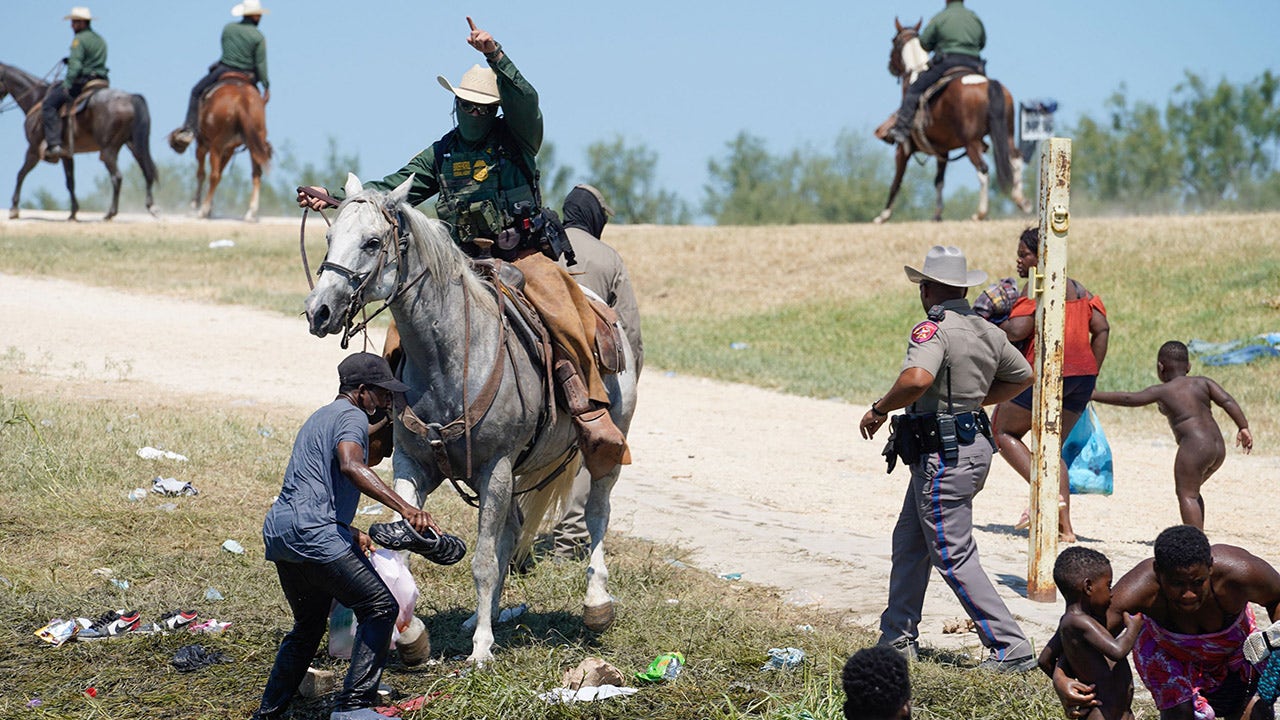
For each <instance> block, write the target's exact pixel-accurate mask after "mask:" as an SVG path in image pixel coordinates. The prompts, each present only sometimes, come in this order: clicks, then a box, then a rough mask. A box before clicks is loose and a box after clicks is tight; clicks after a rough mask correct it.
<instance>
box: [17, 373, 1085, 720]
mask: <svg viewBox="0 0 1280 720" xmlns="http://www.w3.org/2000/svg"><path fill="white" fill-rule="evenodd" d="M301 420H302V418H300V417H294V416H290V415H283V414H272V413H269V412H268V413H263V412H261V411H256V412H255V411H251V410H249V409H245V408H233V409H227V408H223V407H210V406H203V405H192V404H183V405H181V406H170V405H165V404H163V403H159V402H141V401H130V402H123V401H111V400H84V399H78V398H77V397H76V396H75V391H74V388H71V389H68V391H67V392H66V394H64V395H60V396H51V395H50V394H49V393H48V392H47V391H42V393H41V394H40V395H35V394H34V393H21V392H19V393H14V392H13V391H11V390H10V391H7V392H5V393H3V394H0V446H2V447H3V448H4V452H3V453H0V542H3V543H4V544H5V547H7V548H8V549H9V551H8V552H6V553H4V554H3V555H2V556H0V577H3V578H4V579H3V580H2V581H0V613H3V614H4V616H5V617H6V618H7V619H8V621H7V622H6V623H5V624H4V626H3V627H0V674H3V677H5V678H6V680H5V690H4V692H3V693H0V717H32V718H108V717H109V718H117V719H121V720H127V719H132V718H153V717H182V718H243V717H247V716H248V715H249V714H250V713H251V712H252V711H253V710H254V709H255V707H256V705H257V701H258V698H259V694H260V693H261V690H262V687H263V685H264V684H265V682H266V675H267V672H268V670H269V669H270V666H271V663H272V661H273V660H274V656H275V651H276V648H277V646H278V643H279V641H280V639H281V637H283V635H284V633H285V632H287V630H288V628H289V625H290V622H291V618H290V614H289V610H288V606H287V604H286V603H285V601H284V598H283V597H282V595H281V592H280V588H279V584H278V581H277V579H276V577H275V573H274V570H273V568H272V566H271V564H270V563H268V562H266V561H265V560H263V559H262V555H261V549H260V548H261V544H260V542H261V541H260V539H259V537H260V530H261V522H262V517H263V515H264V514H265V512H266V509H267V506H268V504H269V503H270V502H271V500H272V498H273V497H274V496H275V494H276V492H277V491H278V489H279V484H280V475H281V473H282V471H283V468H284V465H285V463H286V462H287V459H288V454H289V450H290V445H291V438H292V435H293V432H294V431H295V430H296V428H297V426H298V425H299V423H300V422H301ZM265 427H270V428H271V429H272V432H270V433H264V432H262V429H263V428H265ZM143 445H151V446H155V447H161V448H166V449H170V450H174V451H176V452H180V453H182V454H184V455H187V456H188V457H189V458H190V461H189V462H187V463H175V462H172V461H147V460H142V459H141V458H139V457H138V456H137V454H136V450H137V448H139V447H141V446H143ZM156 475H165V476H175V477H178V478H179V479H181V480H184V481H189V482H191V483H192V484H193V485H194V486H195V487H197V488H198V489H199V490H200V494H199V495H198V496H196V497H182V498H161V497H159V496H156V495H150V494H149V495H148V496H147V498H146V499H144V500H143V501H141V502H129V501H128V500H127V498H126V495H127V493H128V492H129V490H130V489H132V488H134V487H149V486H150V481H151V479H152V478H153V477H155V476H156ZM167 502H171V503H173V504H174V505H175V506H176V507H175V508H174V509H172V510H171V511H166V510H165V509H164V508H162V507H161V506H162V505H163V504H165V503H167ZM428 509H430V510H431V512H432V513H433V514H434V515H435V516H436V517H437V518H438V519H439V521H440V523H441V524H442V525H444V526H445V527H447V528H449V529H450V530H453V531H456V532H459V533H460V534H461V535H462V536H463V537H464V538H465V539H466V540H467V541H468V543H469V544H470V545H471V546H473V547H474V541H475V537H474V536H475V531H474V526H475V514H474V513H475V511H474V510H472V509H471V508H469V507H467V506H466V505H464V504H463V503H462V502H461V501H460V500H459V499H458V498H457V497H456V496H454V495H453V494H451V493H449V492H447V491H441V492H439V493H437V494H436V495H433V496H432V497H431V498H430V499H429V500H428ZM386 517H388V516H387V515H383V516H382V518H383V519H385V518H386ZM377 519H378V517H377V516H373V518H372V519H370V518H369V517H365V516H359V517H358V520H357V522H358V524H365V523H368V522H373V521H376V520H377ZM226 539H234V540H237V541H238V542H240V543H241V544H242V545H244V546H245V547H246V548H247V550H248V551H247V553H246V554H244V555H232V554H230V553H227V552H225V551H223V550H221V549H220V546H221V544H222V542H223V541H224V540H226ZM608 548H609V553H610V571H611V588H610V589H611V591H612V592H613V594H614V595H615V596H616V597H617V599H618V620H617V622H616V623H615V625H614V626H613V627H612V628H611V629H609V630H608V631H607V632H605V633H603V634H600V635H597V634H594V633H591V632H589V631H587V630H586V629H585V628H583V626H582V624H581V595H582V592H583V590H584V582H585V581H584V578H583V568H582V566H580V565H578V564H575V563H566V564H556V563H550V562H543V563H540V564H538V565H537V566H536V567H535V568H534V569H533V571H532V572H530V573H529V574H526V575H515V576H512V577H511V578H510V579H509V581H508V583H507V589H506V593H505V596H504V599H503V604H504V606H507V605H513V604H516V603H521V602H524V603H528V604H529V607H530V610H529V612H528V613H526V614H525V615H524V616H522V617H521V618H520V619H519V620H518V621H517V622H515V623H511V624H507V625H501V626H498V627H497V629H496V634H497V641H498V646H497V656H496V658H495V660H494V661H493V662H492V663H491V664H490V665H489V666H488V667H486V668H485V669H483V670H471V669H469V668H467V667H466V666H465V665H464V664H463V663H462V662H461V661H460V660H459V659H458V657H459V656H465V655H466V654H467V653H469V652H470V636H469V634H468V633H465V632H463V631H461V630H460V629H459V624H460V623H461V621H462V620H464V619H465V618H466V617H467V616H468V615H470V613H471V611H472V609H473V607H474V604H475V594H474V593H475V591H474V586H473V583H472V579H471V575H470V572H469V571H468V567H467V564H466V563H461V564H459V565H455V566H452V567H449V568H441V567H439V566H435V565H431V564H429V563H427V562H425V561H423V560H421V559H420V558H417V557H413V558H412V559H411V568H412V569H413V572H414V575H415V578H416V579H417V581H418V584H419V587H420V589H421V597H420V599H419V602H418V607H417V612H418V614H419V615H420V616H422V617H423V618H424V620H425V621H426V623H427V627H428V629H429V631H430V632H431V637H432V648H433V649H432V653H433V656H434V658H435V659H437V660H438V661H439V662H437V663H435V664H430V665H424V666H419V667H415V668H407V667H404V666H402V665H400V664H399V663H398V662H394V661H393V662H392V664H391V665H390V666H389V668H388V670H387V672H386V674H385V675H384V681H385V682H387V683H389V684H390V685H392V686H393V687H396V688H398V689H400V690H402V691H405V692H409V693H414V694H419V693H432V692H439V693H442V695H441V696H440V697H438V698H437V699H435V700H434V701H433V702H432V703H430V704H429V705H428V706H427V708H426V709H424V710H423V711H421V712H417V713H411V714H408V715H406V717H407V718H409V720H413V719H414V718H434V717H448V718H535V719H537V718H548V719H557V720H558V719H562V718H619V719H621V718H637V717H643V718H657V719H659V720H662V719H671V720H675V719H676V718H681V719H683V718H694V717H696V718H721V719H725V720H730V719H740V718H742V719H745V718H760V719H762V720H783V719H793V718H803V717H811V718H814V719H815V720H836V719H837V718H839V717H841V715H840V705H841V703H842V701H843V695H842V691H841V689H840V670H841V667H842V666H843V663H844V659H845V658H846V657H847V656H848V655H849V654H850V653H851V652H853V651H854V650H856V649H858V648H859V647H864V646H866V645H868V644H869V643H870V642H872V641H873V640H874V637H873V636H872V635H871V634H869V633H868V632H867V631H866V630H862V629H858V628H855V627H850V626H846V625H844V624H843V623H842V621H841V618H840V617H839V616H837V615H834V614H829V613H822V612H817V611H814V610H813V609H811V608H804V607H797V606H795V605H790V604H786V603H784V602H782V601H781V600H780V598H779V596H778V594H777V592H776V591H773V590H770V589H767V588H762V587H757V586H753V585H749V584H745V583H729V582H726V581H723V580H719V579H717V578H715V577H713V576H712V575H710V574H708V573H705V572H701V571H698V570H695V569H693V568H690V567H687V566H683V565H682V564H679V563H674V562H673V560H677V559H679V558H681V557H683V555H682V552H683V551H681V550H680V549H678V548H672V547H664V546H658V545H654V544H651V543H647V542H643V541H639V540H634V539H630V538H625V537H619V536H616V535H611V536H610V540H609V544H608ZM103 567H107V568H110V569H111V570H112V572H113V574H114V577H116V578H119V579H124V580H128V581H129V583H130V585H129V588H128V589H127V590H122V589H120V588H118V587H116V586H115V585H113V584H111V583H110V582H109V580H108V579H107V578H105V577H102V576H100V575H95V574H93V573H92V571H93V570H94V569H96V568H103ZM209 587H213V588H217V589H218V590H219V591H220V592H221V593H222V594H223V595H224V596H225V600H223V601H220V602H209V601H206V600H205V599H204V592H205V589H206V588H209ZM673 601H674V602H673ZM119 607H127V608H130V609H136V610H139V611H140V612H141V613H142V614H143V619H144V621H149V620H152V619H155V618H157V617H158V616H159V615H160V614H161V613H163V612H165V611H167V610H170V609H173V608H176V607H181V608H187V609H192V608H193V609H196V610H198V611H199V613H200V615H201V617H202V618H209V617H218V618H220V619H222V620H230V621H232V622H233V623H234V624H233V625H232V626H231V628H230V630H228V632H226V633H224V634H221V635H203V636H192V635H187V634H183V633H175V634H170V635H146V636H132V637H131V636H125V637H121V638H116V639H112V640H103V641H98V642H72V643H68V644H66V645H64V646H62V647H59V648H53V647H49V646H47V645H45V644H44V643H42V642H41V641H40V640H38V639H37V638H36V637H35V636H34V634H33V633H34V631H35V630H36V629H38V628H39V627H41V626H42V625H44V624H45V623H46V622H48V621H49V620H50V619H51V618H54V617H63V618H65V617H70V616H75V615H86V616H91V615H96V614H99V613H101V612H105V611H106V610H109V609H112V608H119ZM802 625H808V626H811V627H812V629H804V628H801V627H800V626H802ZM194 642H199V643H201V644H204V645H205V646H206V647H208V648H210V649H212V650H216V651H219V652H222V653H224V654H226V655H228V656H229V657H230V658H231V659H232V660H233V662H232V663H231V664H226V665H216V666H212V667H208V668H205V669H203V670H200V671H198V672H195V673H192V674H190V675H180V674H178V673H177V672H176V671H175V670H174V669H173V667H172V666H171V665H170V664H169V660H170V658H171V657H172V656H173V654H174V653H175V652H176V651H177V650H178V649H179V648H180V647H182V646H183V645H186V644H190V643H194ZM787 646H792V647H798V648H801V649H803V650H804V651H805V653H806V654H807V658H806V661H805V663H804V665H803V666H802V667H801V668H800V669H798V670H795V671H788V672H762V671H761V670H760V666H761V665H762V664H763V663H764V661H765V660H766V659H767V658H766V653H767V650H768V649H769V648H771V647H787ZM668 651H680V652H682V653H684V655H685V657H686V659H687V660H688V665H687V668H686V669H685V670H684V672H683V673H682V674H681V675H680V676H679V678H678V679H676V680H675V681H674V682H669V683H664V684H659V685H645V686H643V687H642V688H641V690H640V692H639V693H637V694H636V695H634V696H632V697H630V698H626V699H615V700H610V701H606V702H603V703H599V704H582V705H573V706H552V705H547V704H545V703H543V702H542V701H540V700H538V699H536V697H535V696H536V694H537V693H540V692H544V691H546V690H548V689H550V688H552V687H556V686H558V685H559V683H560V678H561V675H562V673H563V671H564V670H565V669H567V668H569V667H572V666H575V665H577V664H578V662H580V661H581V660H582V659H584V658H585V657H587V656H597V657H601V658H604V659H605V660H607V661H608V662H610V663H612V664H613V665H615V666H616V667H618V668H619V669H620V670H622V671H623V672H624V673H625V674H626V675H628V676H630V675H631V674H632V673H634V672H637V671H639V670H642V669H644V668H645V667H646V666H647V665H648V663H649V661H650V660H652V659H653V657H655V656H656V655H658V654H660V653H663V652H668ZM317 664H318V665H320V666H322V667H329V668H332V669H334V670H335V671H337V672H338V674H339V675H340V676H341V674H342V673H344V672H345V669H346V665H345V663H344V662H342V661H336V660H329V659H319V660H317ZM913 680H914V682H915V683H916V686H917V691H916V697H917V701H916V703H917V709H916V714H917V716H919V717H926V718H928V717H946V718H954V717H973V718H996V717H1012V716H1017V717H1027V718H1054V717H1059V716H1060V712H1059V711H1058V710H1057V704H1056V702H1055V701H1054V700H1053V697H1052V692H1051V690H1050V689H1049V687H1048V683H1047V681H1046V680H1045V679H1044V678H1043V677H1040V676H1038V675H1028V676H1025V677H1020V678H1010V677H1003V676H995V675H985V674H984V675H978V674H975V673H974V672H971V671H967V670H964V669H961V668H957V667H952V666H949V665H946V664H940V663H936V662H921V663H917V664H915V665H914V666H913ZM90 686H93V687H96V688H97V691H98V696H97V698H96V699H91V698H89V697H87V696H86V695H85V694H84V692H83V691H84V689H85V688H86V687H90ZM37 698H38V699H39V700H40V701H41V705H40V706H39V707H38V708H34V709H28V708H27V703H28V702H29V701H31V700H32V699H37ZM329 700H331V698H326V699H321V700H315V701H303V700H300V701H298V702H297V703H296V705H295V707H294V710H293V713H292V717H294V718H298V719H305V720H311V719H313V718H314V719H323V718H326V717H327V716H328V710H329V706H328V705H327V704H326V703H327V701H329ZM806 713H807V715H806Z"/></svg>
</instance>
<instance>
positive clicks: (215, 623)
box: [190, 618, 231, 633]
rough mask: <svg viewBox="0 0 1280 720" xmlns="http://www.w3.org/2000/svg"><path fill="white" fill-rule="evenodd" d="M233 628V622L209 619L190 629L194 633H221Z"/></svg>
mask: <svg viewBox="0 0 1280 720" xmlns="http://www.w3.org/2000/svg"><path fill="white" fill-rule="evenodd" d="M229 627H231V621H229V620H227V621H223V620H219V619H218V618H209V619H208V620H205V621H204V622H199V623H196V624H195V625H191V626H190V629H191V632H193V633H220V632H223V631H225V630H226V629H227V628H229Z"/></svg>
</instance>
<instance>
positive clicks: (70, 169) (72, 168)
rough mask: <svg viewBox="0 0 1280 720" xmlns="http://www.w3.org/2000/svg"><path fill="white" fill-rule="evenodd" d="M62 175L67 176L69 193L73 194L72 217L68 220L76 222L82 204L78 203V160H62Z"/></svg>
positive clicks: (68, 158)
mask: <svg viewBox="0 0 1280 720" xmlns="http://www.w3.org/2000/svg"><path fill="white" fill-rule="evenodd" d="M62 173H63V174H64V175H66V176H67V192H69V193H71V216H70V217H68V218H67V220H75V219H76V213H78V212H80V203H79V202H76V159H75V157H74V156H71V157H65V158H63V159H62Z"/></svg>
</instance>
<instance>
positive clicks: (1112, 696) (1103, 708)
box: [1040, 547, 1142, 720]
mask: <svg viewBox="0 0 1280 720" xmlns="http://www.w3.org/2000/svg"><path fill="white" fill-rule="evenodd" d="M1053 582H1054V584H1056V585H1057V586H1058V590H1060V591H1061V592H1062V597H1063V598H1064V599H1065V600H1066V601H1067V611H1066V612H1064V613H1063V614H1062V619H1061V620H1059V621H1058V631H1057V633H1056V634H1055V635H1054V637H1053V640H1051V641H1050V642H1049V643H1048V644H1046V645H1045V648H1044V651H1043V652H1041V653H1040V669H1041V670H1044V671H1045V672H1046V673H1048V675H1049V677H1051V678H1052V677H1053V669H1054V666H1055V665H1056V664H1057V660H1058V658H1059V656H1061V658H1062V660H1063V662H1064V663H1065V664H1066V665H1069V666H1070V668H1071V672H1072V674H1073V676H1074V677H1075V678H1076V679H1078V680H1079V681H1080V682H1083V683H1086V684H1090V685H1093V694H1094V700H1095V702H1096V703H1097V705H1096V706H1094V707H1093V708H1091V709H1089V713H1088V715H1085V716H1082V717H1085V718H1087V720H1132V718H1133V712H1132V710H1131V707H1132V705H1133V672H1132V671H1131V670H1130V669H1129V661H1128V660H1127V659H1126V658H1127V656H1128V655H1129V651H1130V650H1133V644H1134V642H1136V641H1137V639H1138V630H1139V629H1140V628H1141V627H1142V615H1130V614H1129V613H1125V614H1124V625H1125V627H1124V630H1123V631H1121V633H1120V635H1119V637H1112V636H1111V632H1110V631H1109V630H1107V608H1109V607H1110V606H1111V561H1109V560H1107V556H1106V555H1103V554H1102V553H1100V552H1098V551H1097V550H1090V549H1089V548H1085V547H1070V548H1067V549H1066V550H1063V551H1062V554H1060V555H1058V560H1057V562H1055V563H1054V565H1053ZM1081 709H1083V708H1081Z"/></svg>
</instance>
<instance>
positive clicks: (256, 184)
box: [244, 159, 262, 222]
mask: <svg viewBox="0 0 1280 720" xmlns="http://www.w3.org/2000/svg"><path fill="white" fill-rule="evenodd" d="M261 189H262V166H261V165H259V164H258V161H257V160H256V159H255V160H253V193H252V194H251V195H250V196H249V212H247V213H245V214H244V221H245V222H258V191H259V190H261Z"/></svg>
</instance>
